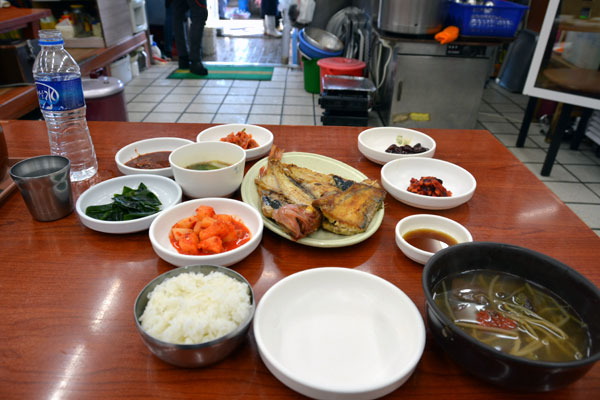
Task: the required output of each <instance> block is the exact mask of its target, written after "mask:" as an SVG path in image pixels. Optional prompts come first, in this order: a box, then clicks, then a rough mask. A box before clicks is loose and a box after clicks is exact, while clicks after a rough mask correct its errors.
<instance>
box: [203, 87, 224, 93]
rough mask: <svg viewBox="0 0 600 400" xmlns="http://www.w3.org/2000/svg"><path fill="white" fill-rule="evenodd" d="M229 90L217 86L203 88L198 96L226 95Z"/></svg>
mask: <svg viewBox="0 0 600 400" xmlns="http://www.w3.org/2000/svg"><path fill="white" fill-rule="evenodd" d="M228 91H229V88H227V87H218V86H205V87H203V88H202V90H201V91H200V94H227V92H228Z"/></svg>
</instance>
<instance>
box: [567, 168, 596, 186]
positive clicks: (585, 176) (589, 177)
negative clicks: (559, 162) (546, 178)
mask: <svg viewBox="0 0 600 400" xmlns="http://www.w3.org/2000/svg"><path fill="white" fill-rule="evenodd" d="M565 168H566V169H568V170H569V172H571V173H572V174H573V175H575V176H576V177H577V178H578V179H579V180H580V181H582V182H587V183H599V182H600V166H598V165H565Z"/></svg>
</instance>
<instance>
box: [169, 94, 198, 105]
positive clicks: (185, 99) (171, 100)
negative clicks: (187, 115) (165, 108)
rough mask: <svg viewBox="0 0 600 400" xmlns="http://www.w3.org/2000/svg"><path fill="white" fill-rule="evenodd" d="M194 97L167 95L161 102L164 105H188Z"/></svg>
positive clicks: (189, 95)
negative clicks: (164, 103)
mask: <svg viewBox="0 0 600 400" xmlns="http://www.w3.org/2000/svg"><path fill="white" fill-rule="evenodd" d="M194 97H196V96H195V95H193V94H168V95H167V96H166V97H165V98H164V99H163V102H166V103H186V104H187V103H190V102H191V101H192V100H194Z"/></svg>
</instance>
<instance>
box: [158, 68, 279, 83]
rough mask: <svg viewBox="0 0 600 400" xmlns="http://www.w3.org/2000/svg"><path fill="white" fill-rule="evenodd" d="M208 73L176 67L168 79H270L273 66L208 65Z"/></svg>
mask: <svg viewBox="0 0 600 400" xmlns="http://www.w3.org/2000/svg"><path fill="white" fill-rule="evenodd" d="M204 66H205V67H206V69H207V70H208V75H196V74H192V73H191V72H190V71H189V70H188V69H176V70H175V71H174V72H173V73H172V74H171V75H169V77H168V79H238V80H251V81H270V80H271V78H272V77H273V67H262V66H256V65H207V64H204Z"/></svg>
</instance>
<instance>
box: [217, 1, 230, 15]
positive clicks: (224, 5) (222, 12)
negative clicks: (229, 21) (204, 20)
mask: <svg viewBox="0 0 600 400" xmlns="http://www.w3.org/2000/svg"><path fill="white" fill-rule="evenodd" d="M227 2H228V0H219V19H225V18H226V16H225V13H226V12H227Z"/></svg>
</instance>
